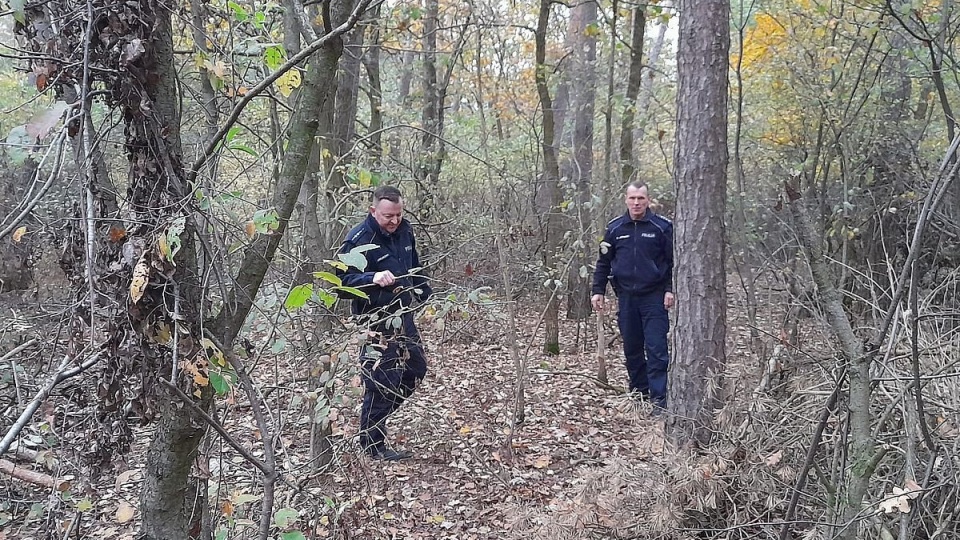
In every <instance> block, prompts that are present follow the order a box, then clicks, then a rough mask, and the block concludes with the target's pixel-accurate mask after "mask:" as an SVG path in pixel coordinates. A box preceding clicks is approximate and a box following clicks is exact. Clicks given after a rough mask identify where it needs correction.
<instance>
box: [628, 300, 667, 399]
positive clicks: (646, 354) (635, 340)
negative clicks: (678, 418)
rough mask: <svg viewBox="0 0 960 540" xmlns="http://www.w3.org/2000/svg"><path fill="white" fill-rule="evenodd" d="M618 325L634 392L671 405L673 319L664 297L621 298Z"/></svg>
mask: <svg viewBox="0 0 960 540" xmlns="http://www.w3.org/2000/svg"><path fill="white" fill-rule="evenodd" d="M617 302H618V304H619V307H620V312H619V313H618V314H617V322H618V323H619V324H620V335H621V336H623V355H624V356H625V357H626V360H627V373H628V374H629V376H630V391H631V392H639V393H640V394H642V395H643V396H645V397H649V398H650V400H651V401H652V402H653V403H654V404H656V405H659V406H661V407H665V406H666V405H667V366H668V363H669V361H670V352H669V349H668V347H667V332H668V331H669V330H670V317H669V316H668V315H667V309H666V308H665V307H663V293H662V292H660V293H654V294H648V295H630V294H621V295H618V296H617Z"/></svg>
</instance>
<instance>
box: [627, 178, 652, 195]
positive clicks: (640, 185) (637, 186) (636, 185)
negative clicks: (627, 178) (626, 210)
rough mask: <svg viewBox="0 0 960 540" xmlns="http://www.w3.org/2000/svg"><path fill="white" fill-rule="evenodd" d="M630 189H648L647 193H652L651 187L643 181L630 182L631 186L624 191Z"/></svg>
mask: <svg viewBox="0 0 960 540" xmlns="http://www.w3.org/2000/svg"><path fill="white" fill-rule="evenodd" d="M630 188H634V189H640V188H647V192H648V193H649V192H650V186H648V185H647V183H646V182H644V181H643V180H634V181H633V182H630V183H629V184H627V187H625V188H623V190H624V191H626V190H628V189H630Z"/></svg>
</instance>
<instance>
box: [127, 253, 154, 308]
mask: <svg viewBox="0 0 960 540" xmlns="http://www.w3.org/2000/svg"><path fill="white" fill-rule="evenodd" d="M149 282H150V265H149V264H147V260H146V253H144V254H143V255H141V256H140V260H139V261H137V266H135V267H134V268H133V279H132V280H130V299H131V300H133V303H134V304H136V303H137V302H139V301H140V299H141V298H143V291H145V290H146V288H147V283H149Z"/></svg>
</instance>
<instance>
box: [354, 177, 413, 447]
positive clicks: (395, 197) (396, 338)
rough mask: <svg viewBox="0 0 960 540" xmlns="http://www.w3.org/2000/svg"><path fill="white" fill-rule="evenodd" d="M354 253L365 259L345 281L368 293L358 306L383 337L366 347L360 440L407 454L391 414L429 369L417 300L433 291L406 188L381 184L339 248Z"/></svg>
mask: <svg viewBox="0 0 960 540" xmlns="http://www.w3.org/2000/svg"><path fill="white" fill-rule="evenodd" d="M357 248H360V249H357ZM351 252H352V253H361V254H362V256H363V258H364V260H365V264H360V265H356V266H350V267H349V268H347V269H346V270H344V271H342V272H340V277H341V279H342V281H343V285H345V286H348V287H356V288H358V289H360V290H362V291H363V292H365V293H366V294H367V295H368V297H367V298H365V299H364V298H355V299H354V300H353V305H352V309H353V313H354V314H355V315H359V316H361V318H362V319H363V320H364V322H365V323H366V324H368V325H369V327H370V329H371V330H373V331H374V332H375V335H376V336H377V337H376V338H374V340H373V342H372V343H369V344H366V345H365V346H364V349H363V351H361V354H360V361H361V378H362V379H363V384H364V394H363V404H362V405H361V409H360V447H361V448H362V449H363V451H364V452H365V453H366V454H367V455H369V456H370V457H372V458H373V459H382V460H386V461H398V460H401V459H407V458H410V457H412V456H413V454H411V453H410V452H407V451H398V450H394V449H392V448H390V447H388V446H387V443H386V436H387V431H386V421H387V417H388V416H390V414H392V413H393V412H394V411H395V410H397V409H398V408H399V407H400V405H401V404H402V403H403V402H404V401H405V400H406V399H407V398H408V397H410V396H411V395H412V394H413V391H414V389H415V388H416V386H417V384H418V383H419V382H420V381H421V380H423V377H424V376H425V375H426V374H427V360H426V357H425V356H424V351H423V345H422V343H421V341H420V333H419V332H418V330H417V327H416V324H415V323H414V317H413V311H412V304H413V302H414V301H420V302H422V301H424V300H426V298H427V297H428V296H430V292H431V290H430V285H429V284H428V282H427V279H426V278H425V277H424V276H422V275H420V274H419V269H420V258H419V255H418V254H417V245H416V241H415V240H414V237H413V228H412V227H411V226H410V222H409V221H407V220H406V219H404V218H403V198H402V196H401V194H400V190H398V189H397V188H395V187H392V186H380V187H378V188H377V189H376V190H375V191H374V192H373V204H372V205H371V206H370V214H369V215H368V216H367V218H366V219H365V220H364V221H363V222H362V223H360V224H359V225H357V226H356V227H354V228H353V229H352V230H351V231H350V232H349V233H348V234H347V238H346V240H344V242H343V246H342V247H341V248H340V253H341V254H345V253H351ZM357 266H363V267H362V268H358V267H357Z"/></svg>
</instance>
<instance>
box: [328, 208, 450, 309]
mask: <svg viewBox="0 0 960 540" xmlns="http://www.w3.org/2000/svg"><path fill="white" fill-rule="evenodd" d="M367 244H373V245H374V246H375V247H373V248H371V249H368V250H366V251H364V252H363V257H364V258H365V259H366V261H367V264H366V267H365V268H364V269H363V270H360V269H359V268H355V267H353V266H351V267H349V268H347V269H346V270H344V271H338V272H337V274H338V275H339V276H340V279H341V280H342V281H343V284H344V285H345V286H347V287H356V288H358V289H360V290H362V291H363V292H365V293H367V295H368V296H369V299H363V298H354V300H353V306H352V309H353V313H354V314H358V315H359V314H362V313H372V312H375V311H379V310H381V309H384V308H386V310H387V311H388V312H396V311H398V310H400V309H402V308H404V307H409V306H410V305H411V304H412V303H413V300H414V299H416V300H420V301H423V300H426V298H427V297H428V296H430V293H431V289H430V285H429V283H428V282H427V278H426V277H425V276H422V275H419V271H418V272H417V275H414V276H408V275H407V274H410V273H411V272H410V271H411V270H413V269H416V268H420V256H419V255H418V254H417V243H416V240H414V238H413V227H412V226H411V225H410V222H409V221H407V220H406V219H404V220H402V221H401V222H400V226H399V227H397V230H396V231H395V232H394V233H393V234H388V233H387V232H385V231H384V230H383V229H381V228H380V225H379V224H378V223H377V220H376V219H374V217H373V215H371V214H367V218H366V219H364V220H363V222H362V223H360V224H359V225H357V226H356V227H354V228H353V229H352V230H351V231H350V232H349V233H347V238H346V239H345V240H344V241H343V245H342V246H341V247H340V253H349V252H350V251H351V250H353V249H354V248H357V247H359V246H364V245H367ZM385 270H389V271H390V272H392V273H393V275H394V276H396V278H397V281H396V283H394V284H393V285H391V286H389V287H380V286H379V285H375V284H374V283H373V275H374V274H376V273H377V272H383V271H385ZM401 276H405V277H401Z"/></svg>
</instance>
